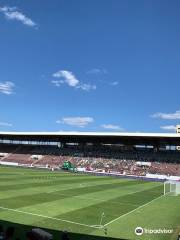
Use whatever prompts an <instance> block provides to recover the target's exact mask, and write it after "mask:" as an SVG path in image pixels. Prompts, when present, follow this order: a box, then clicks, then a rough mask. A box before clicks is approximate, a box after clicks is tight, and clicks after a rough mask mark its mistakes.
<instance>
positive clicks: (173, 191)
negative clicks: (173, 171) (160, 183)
mask: <svg viewBox="0 0 180 240" xmlns="http://www.w3.org/2000/svg"><path fill="white" fill-rule="evenodd" d="M167 194H168V195H171V196H177V195H179V194H180V182H178V181H166V182H164V195H167Z"/></svg>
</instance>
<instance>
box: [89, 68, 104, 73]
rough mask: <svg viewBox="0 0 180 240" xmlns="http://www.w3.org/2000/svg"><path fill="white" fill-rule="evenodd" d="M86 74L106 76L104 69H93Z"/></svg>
mask: <svg viewBox="0 0 180 240" xmlns="http://www.w3.org/2000/svg"><path fill="white" fill-rule="evenodd" d="M87 74H107V70H106V69H104V68H103V69H99V68H93V69H91V70H89V71H87Z"/></svg>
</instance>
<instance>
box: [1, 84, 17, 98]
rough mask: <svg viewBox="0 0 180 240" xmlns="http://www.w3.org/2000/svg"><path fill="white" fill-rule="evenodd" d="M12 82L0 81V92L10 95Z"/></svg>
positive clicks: (12, 86)
mask: <svg viewBox="0 0 180 240" xmlns="http://www.w3.org/2000/svg"><path fill="white" fill-rule="evenodd" d="M13 88H14V83H13V82H0V93H3V94H6V95H10V94H12V93H13Z"/></svg>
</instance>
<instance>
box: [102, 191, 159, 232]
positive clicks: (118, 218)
mask: <svg viewBox="0 0 180 240" xmlns="http://www.w3.org/2000/svg"><path fill="white" fill-rule="evenodd" d="M162 197H164V195H161V196H159V197H157V198H154V199H153V200H151V201H150V202H147V203H145V204H143V205H141V206H139V207H137V208H135V209H133V210H132V211H130V212H127V213H125V214H123V215H121V216H119V217H117V218H115V219H113V220H111V221H110V222H108V223H106V224H104V227H106V226H108V225H109V224H111V223H113V222H115V221H117V220H119V219H121V218H123V217H125V216H127V215H129V214H131V213H133V212H135V211H137V210H139V209H141V208H143V207H145V206H147V205H149V204H150V203H152V202H154V201H156V200H158V199H159V198H162Z"/></svg>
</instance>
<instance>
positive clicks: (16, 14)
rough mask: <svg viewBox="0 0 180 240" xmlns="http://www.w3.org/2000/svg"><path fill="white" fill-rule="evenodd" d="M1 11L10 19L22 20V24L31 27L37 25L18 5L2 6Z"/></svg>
mask: <svg viewBox="0 0 180 240" xmlns="http://www.w3.org/2000/svg"><path fill="white" fill-rule="evenodd" d="M0 12H2V13H3V14H4V16H5V17H6V18H7V19H9V20H16V21H20V22H21V23H22V24H24V25H27V26H29V27H37V24H36V23H35V22H34V21H32V20H31V19H30V18H28V17H26V16H25V15H24V14H23V13H22V12H20V11H18V10H17V8H16V7H7V6H4V7H0Z"/></svg>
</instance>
